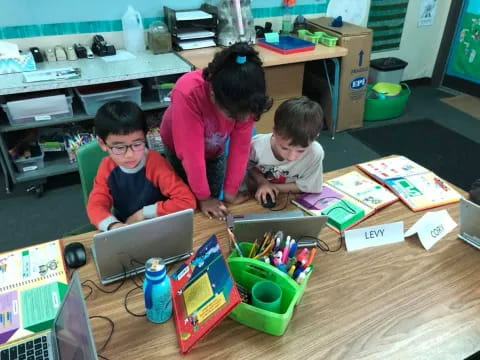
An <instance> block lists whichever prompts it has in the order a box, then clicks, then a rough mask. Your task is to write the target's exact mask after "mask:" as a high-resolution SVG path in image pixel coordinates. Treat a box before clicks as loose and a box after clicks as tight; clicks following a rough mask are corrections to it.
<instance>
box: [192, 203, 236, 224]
mask: <svg viewBox="0 0 480 360" xmlns="http://www.w3.org/2000/svg"><path fill="white" fill-rule="evenodd" d="M198 206H199V208H200V211H201V212H202V213H203V214H204V215H205V216H207V217H208V218H209V219H211V218H217V219H219V220H222V221H224V220H225V218H226V217H227V215H228V213H229V212H228V209H227V207H226V206H225V204H224V203H223V202H221V201H220V200H218V199H215V198H211V197H210V198H207V199H204V200H198Z"/></svg>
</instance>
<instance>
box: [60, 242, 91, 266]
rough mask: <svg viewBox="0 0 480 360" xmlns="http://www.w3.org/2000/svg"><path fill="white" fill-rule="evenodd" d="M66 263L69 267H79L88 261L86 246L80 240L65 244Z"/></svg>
mask: <svg viewBox="0 0 480 360" xmlns="http://www.w3.org/2000/svg"><path fill="white" fill-rule="evenodd" d="M63 256H64V257H65V263H66V264H67V266H68V267H69V268H73V269H75V268H78V267H80V266H83V265H85V263H86V262H87V252H86V251H85V247H84V246H83V245H82V244H81V243H79V242H73V243H70V244H68V245H67V246H65V249H64V251H63Z"/></svg>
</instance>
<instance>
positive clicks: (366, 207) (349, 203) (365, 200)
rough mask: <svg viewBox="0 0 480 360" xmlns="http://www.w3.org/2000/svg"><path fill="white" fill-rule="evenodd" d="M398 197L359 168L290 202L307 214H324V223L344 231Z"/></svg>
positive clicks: (338, 230) (336, 229)
mask: <svg viewBox="0 0 480 360" xmlns="http://www.w3.org/2000/svg"><path fill="white" fill-rule="evenodd" d="M397 200H398V197H397V196H396V195H394V194H393V193H391V192H390V191H389V190H388V189H386V188H385V187H383V186H382V185H381V184H379V183H377V182H376V181H374V180H372V179H370V178H369V177H367V176H365V175H363V174H362V173H360V172H358V171H351V172H348V173H346V174H345V175H342V176H338V177H336V178H333V179H331V180H329V181H327V182H326V183H325V184H324V185H323V187H322V192H320V193H302V194H299V195H298V196H297V197H295V199H293V200H292V203H293V204H295V205H296V206H298V207H299V208H301V209H303V210H304V211H305V212H307V213H308V214H310V215H327V216H328V217H329V219H328V222H327V225H328V226H329V227H330V228H332V229H333V230H335V231H337V232H340V231H343V230H347V229H349V228H351V227H353V226H355V225H356V224H358V223H360V222H361V221H363V220H365V219H366V218H368V217H369V216H371V215H373V214H374V213H376V212H377V211H379V210H380V209H382V208H384V207H385V206H388V205H390V204H392V203H394V202H395V201H397Z"/></svg>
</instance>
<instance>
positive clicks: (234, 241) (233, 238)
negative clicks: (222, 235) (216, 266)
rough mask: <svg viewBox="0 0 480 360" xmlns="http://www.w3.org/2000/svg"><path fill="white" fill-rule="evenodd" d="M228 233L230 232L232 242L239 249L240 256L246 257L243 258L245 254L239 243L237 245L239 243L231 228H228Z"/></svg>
mask: <svg viewBox="0 0 480 360" xmlns="http://www.w3.org/2000/svg"><path fill="white" fill-rule="evenodd" d="M227 232H228V236H230V240H231V241H232V242H233V245H234V246H235V249H237V252H238V255H239V256H240V257H244V256H243V252H242V250H241V249H240V246H238V243H237V241H236V240H235V235H233V232H232V230H230V229H229V228H227Z"/></svg>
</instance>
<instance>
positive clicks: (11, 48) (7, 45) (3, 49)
mask: <svg viewBox="0 0 480 360" xmlns="http://www.w3.org/2000/svg"><path fill="white" fill-rule="evenodd" d="M18 57H20V51H18V45H17V44H14V43H11V42H8V41H0V59H7V58H18Z"/></svg>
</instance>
